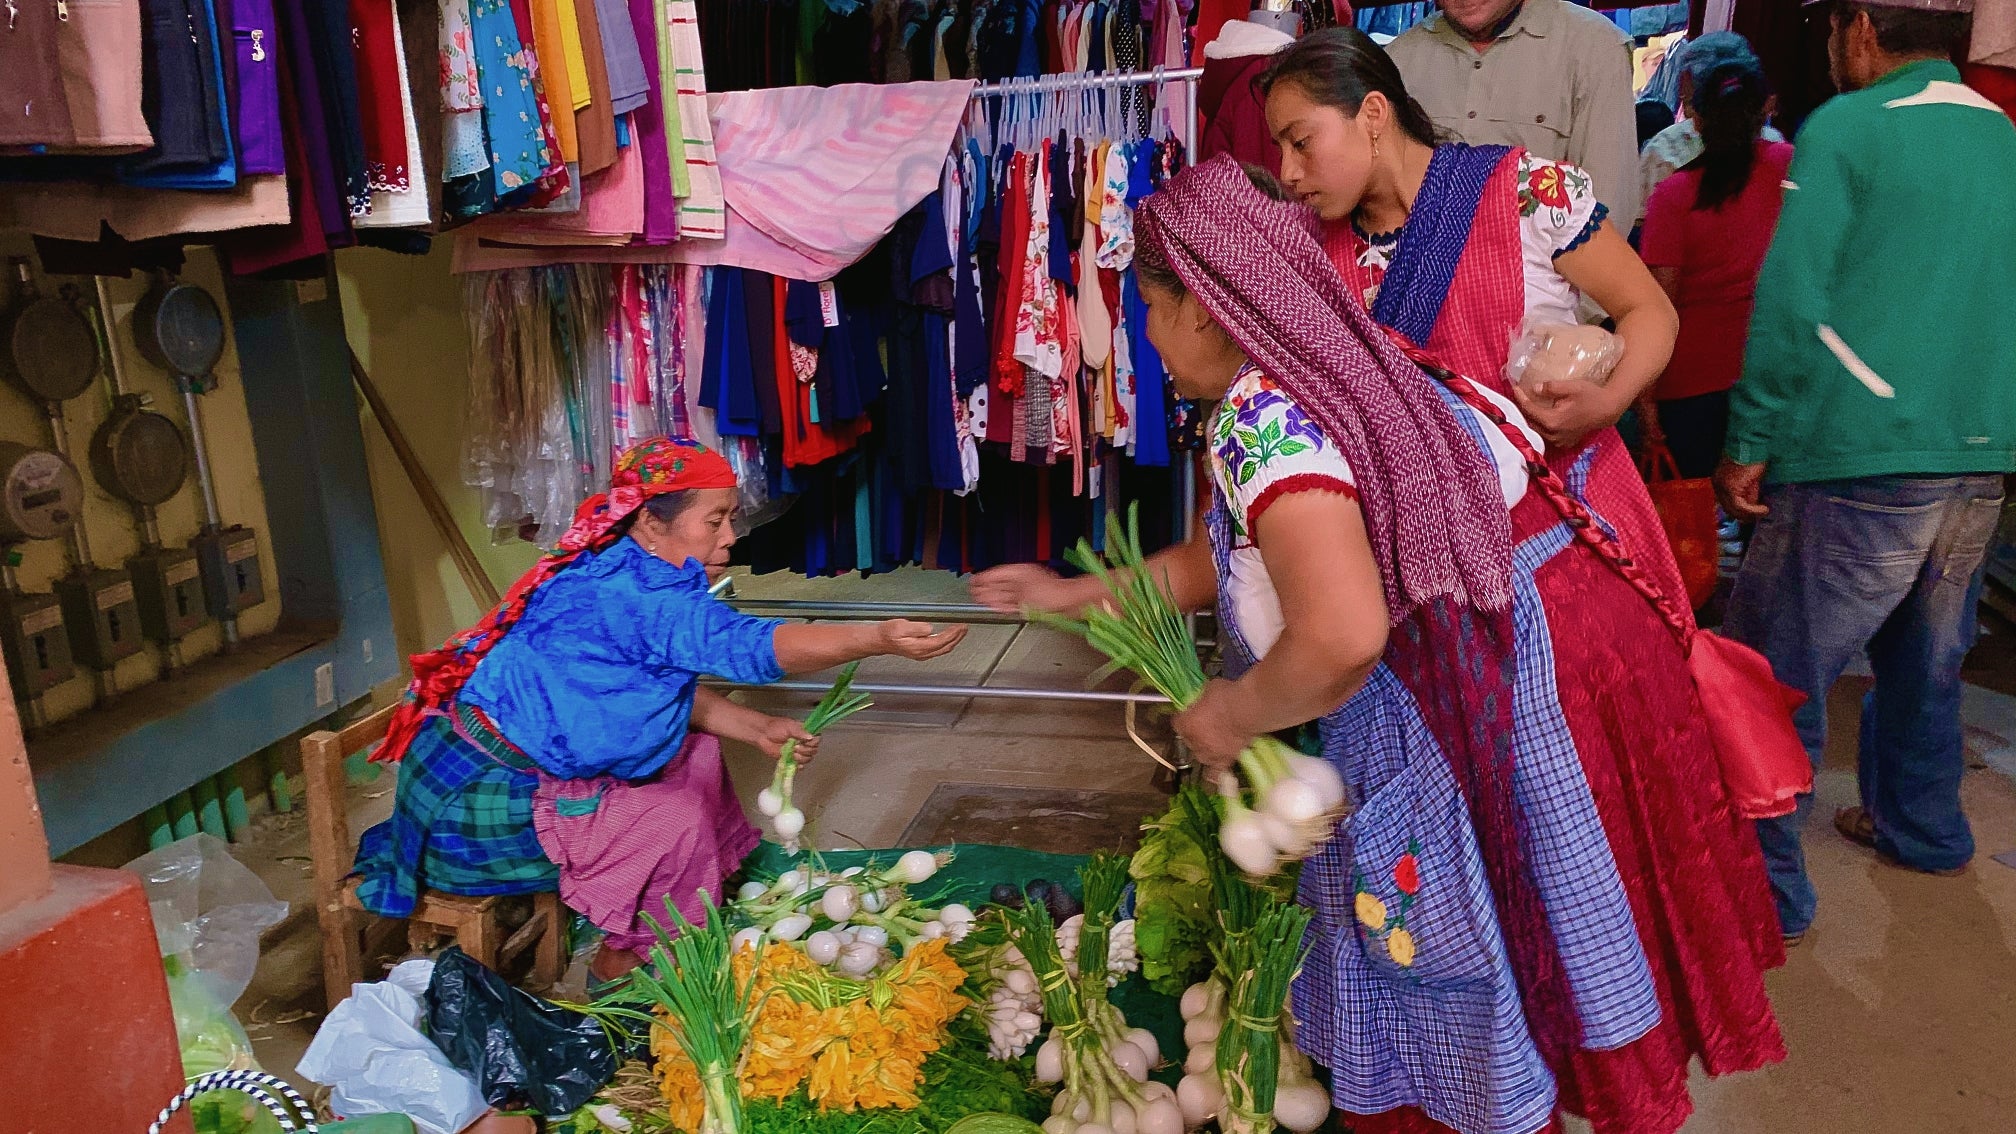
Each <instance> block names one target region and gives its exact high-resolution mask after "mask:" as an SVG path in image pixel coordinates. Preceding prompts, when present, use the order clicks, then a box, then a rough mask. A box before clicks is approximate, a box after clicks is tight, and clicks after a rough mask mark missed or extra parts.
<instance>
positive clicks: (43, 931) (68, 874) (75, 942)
mask: <svg viewBox="0 0 2016 1134" xmlns="http://www.w3.org/2000/svg"><path fill="white" fill-rule="evenodd" d="M0 1021H4V1022H5V1023H4V1025H0V1134H81V1132H83V1131H92V1132H94V1134H98V1132H102V1134H146V1130H147V1127H148V1124H150V1123H151V1122H153V1121H154V1116H155V1115H156V1114H157V1113H159V1111H160V1109H161V1107H162V1106H163V1104H165V1103H167V1101H168V1100H169V1099H170V1098H173V1097H174V1095H175V1092H177V1091H179V1090H181V1089H182V1082H183V1080H182V1055H181V1051H180V1049H179V1047H178V1046H177V1043H176V1040H175V1019H174V1016H173V1014H172V1013H171V1012H170V1010H169V1007H168V979H167V977H166V976H165V975H164V974H163V972H162V969H161V955H160V949H159V947H158V946H157V945H156V944H155V942H154V920H153V918H152V917H151V916H150V915H149V913H148V910H147V895H146V892H145V891H144V890H142V889H141V887H140V880H139V879H138V878H136V877H134V876H133V875H131V874H128V873H126V872H124V871H119V870H86V869H83V868H81V867H75V866H53V865H51V864H50V862H49V840H48V837H47V836H46V835H45V834H44V833H43V829H42V812H41V808H40V807H38V806H37V804H36V802H35V782H34V779H33V777H32V776H31V775H30V773H29V769H28V750H27V746H26V745H25V744H24V743H23V742H22V739H21V722H20V718H19V717H18V716H17V715H16V714H15V711H14V700H13V697H12V696H11V695H10V693H9V691H8V689H7V679H6V674H5V673H4V671H0ZM169 1130H170V1131H172V1132H174V1134H189V1130H190V1127H189V1119H188V1115H187V1114H186V1113H184V1114H181V1115H177V1116H176V1119H175V1122H174V1124H173V1125H171V1126H170V1127H169Z"/></svg>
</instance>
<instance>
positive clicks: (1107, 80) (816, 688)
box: [710, 67, 1204, 705]
mask: <svg viewBox="0 0 2016 1134" xmlns="http://www.w3.org/2000/svg"><path fill="white" fill-rule="evenodd" d="M1203 75H1204V69H1203V68H1201V67H1185V68H1180V69H1170V68H1165V67H1156V68H1153V69H1152V70H1146V71H1081V72H1074V73H1072V74H1067V75H1042V76H1037V77H1033V78H1023V79H1002V80H1000V81H998V82H991V83H981V84H979V85H978V86H976V87H975V88H974V89H973V98H975V99H983V98H1014V97H1019V96H1022V95H1032V94H1049V93H1053V92H1057V91H1091V90H1108V89H1113V88H1117V87H1139V86H1153V85H1158V84H1176V85H1180V89H1181V92H1182V98H1181V106H1180V107H1179V113H1180V115H1181V117H1180V119H1179V120H1177V121H1176V122H1175V123H1174V125H1175V127H1176V133H1177V140H1178V141H1180V142H1182V143H1183V153H1184V157H1185V159H1186V160H1188V161H1195V160H1196V157H1197V81H1198V80H1199V79H1200V78H1202V77H1203ZM1181 479H1182V491H1181V504H1180V506H1181V507H1182V509H1183V537H1184V538H1185V539H1189V538H1190V537H1191V536H1192V535H1194V534H1195V531H1194V529H1195V527H1196V522H1197V507H1196V505H1197V463H1196V460H1195V457H1194V455H1193V454H1189V453H1185V454H1184V455H1183V468H1182V478H1181ZM723 582H724V583H725V582H728V580H725V579H724V580H723ZM720 593H721V594H722V595H723V597H725V598H727V600H728V601H729V602H730V603H732V604H734V605H735V607H736V608H737V609H739V610H745V611H751V612H757V611H760V612H765V613H769V614H772V615H776V616H780V617H787V618H807V619H833V620H842V621H844V620H852V619H859V620H873V619H883V618H917V619H921V620H925V621H932V622H966V623H982V624H991V625H1007V626H1020V625H1025V624H1026V622H1027V620H1026V619H1023V618H1021V617H1019V616H1016V615H1004V614H1000V613H998V612H996V611H994V610H991V609H989V608H987V607H984V606H978V605H974V604H971V603H915V602H912V603H904V602H863V601H853V602H822V601H818V600H806V599H780V600H768V599H742V598H737V597H736V596H735V594H734V588H733V586H732V585H730V586H728V587H726V588H724V589H723V590H722V591H721V592H720ZM1192 637H1193V638H1194V637H1195V620H1194V619H1192ZM710 684H711V683H710ZM722 684H723V687H724V688H734V686H729V685H727V683H722ZM763 688H765V689H774V690H782V691H785V692H795V693H823V692H825V691H826V687H825V686H824V685H821V684H819V683H817V682H812V681H779V682H775V683H773V684H770V685H766V686H763ZM853 688H854V690H855V691H856V692H859V693H869V694H882V695H886V696H904V697H943V698H951V699H956V700H969V699H978V698H999V699H1006V700H1021V701H1079V702H1097V703H1108V704H1120V705H1125V704H1130V703H1132V704H1143V705H1166V704H1168V703H1169V702H1168V698H1166V697H1163V696H1162V695H1161V694H1159V693H1121V692H1114V691H1110V690H1097V689H1042V688H1035V687H1030V686H1015V685H934V684H928V683H917V684H910V683H884V684H862V683H860V682H856V683H855V684H854V686H853Z"/></svg>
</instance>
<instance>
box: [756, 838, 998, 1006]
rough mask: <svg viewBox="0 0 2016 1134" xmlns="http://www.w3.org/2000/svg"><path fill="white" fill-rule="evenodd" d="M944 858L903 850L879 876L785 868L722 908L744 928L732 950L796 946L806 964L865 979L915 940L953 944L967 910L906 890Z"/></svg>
mask: <svg viewBox="0 0 2016 1134" xmlns="http://www.w3.org/2000/svg"><path fill="white" fill-rule="evenodd" d="M951 860H952V856H951V855H949V854H946V855H933V854H932V853H931V852H930V851H910V852H908V853H907V854H905V855H903V857H901V858H899V859H897V860H896V862H895V863H894V864H893V865H891V866H890V867H889V868H887V869H885V870H869V869H867V868H866V867H860V866H854V867H849V868H848V869H846V870H843V871H840V872H838V873H827V872H825V871H821V870H817V869H813V868H811V867H809V866H807V867H797V868H794V869H791V870H787V871H785V872H784V873H782V874H780V875H778V876H777V879H776V881H774V882H771V883H770V884H768V885H765V884H763V883H761V882H749V883H746V884H745V885H743V887H742V889H741V891H740V892H739V893H738V894H737V895H736V898H737V900H736V901H735V903H734V904H733V905H731V906H730V907H729V909H730V911H731V913H732V914H733V915H734V916H735V917H737V918H738V919H740V920H743V921H746V922H748V923H749V924H748V925H747V926H746V927H745V928H743V929H741V930H740V931H738V932H737V933H736V934H735V937H734V941H733V947H734V949H736V950H740V949H741V948H743V947H744V946H760V944H761V942H763V941H764V940H766V939H767V940H771V941H784V942H789V943H793V944H797V945H798V946H799V948H801V949H803V950H804V951H805V955H806V956H808V957H810V958H811V959H812V960H813V961H814V962H816V963H818V964H820V965H823V966H826V967H829V968H832V969H833V970H834V971H836V972H839V973H841V974H842V975H845V976H850V977H855V978H857V979H864V980H865V979H866V978H868V977H870V976H873V975H874V974H875V973H877V972H879V971H881V969H882V968H883V967H885V966H886V965H888V964H889V962H891V961H892V960H894V959H895V958H896V956H898V955H899V954H903V953H908V952H909V951H910V950H911V949H913V948H915V947H916V945H917V944H918V942H920V941H931V940H936V939H938V938H944V939H946V940H948V941H958V940H960V939H962V938H964V937H965V936H966V934H967V933H968V932H970V931H971V930H972V928H973V922H974V914H973V911H972V910H971V909H969V908H967V907H966V906H964V905H961V904H960V903H958V902H953V903H950V904H948V905H946V906H944V907H943V908H942V909H937V910H932V909H928V908H926V907H925V906H924V905H923V904H922V903H920V902H918V901H916V900H914V899H912V898H911V897H910V895H909V892H908V887H910V886H914V885H917V884H919V883H922V882H926V881H929V880H930V879H931V877H932V876H933V875H935V874H936V873H937V872H938V871H939V870H940V869H941V868H942V867H944V866H945V865H946V864H947V863H949V862H950V861H951Z"/></svg>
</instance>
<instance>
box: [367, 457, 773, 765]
mask: <svg viewBox="0 0 2016 1134" xmlns="http://www.w3.org/2000/svg"><path fill="white" fill-rule="evenodd" d="M735 483H736V482H735V470H734V469H733V468H731V467H730V466H729V464H728V461H727V459H726V458H724V457H722V456H721V454H719V453H716V452H715V451H713V450H712V449H709V448H707V447H706V446H705V445H702V444H700V443H698V442H696V441H683V440H678V439H675V438H671V437H653V438H651V439H650V440H648V441H643V442H639V443H638V444H637V445H635V446H632V447H631V448H630V449H629V450H628V451H627V452H625V453H624V454H623V455H622V456H621V457H619V458H617V461H616V472H615V475H613V476H612V477H610V479H609V491H607V492H599V493H596V494H595V495H594V496H590V497H589V498H588V499H586V500H584V501H582V502H581V507H580V508H578V509H576V510H575V513H574V523H573V525H572V526H571V527H569V528H568V529H567V534H565V535H563V536H561V537H560V542H559V544H558V545H557V546H556V547H555V548H554V549H553V553H552V554H550V555H547V556H545V557H543V558H541V559H540V560H539V562H537V563H535V564H533V565H532V569H531V570H529V571H527V572H525V573H524V574H523V575H521V576H519V578H518V581H517V582H515V583H513V584H511V589H510V591H508V592H506V593H505V595H504V598H503V600H502V601H500V602H499V603H498V604H497V608H496V609H495V610H493V611H491V612H490V613H489V615H488V616H486V617H485V618H484V619H483V620H482V621H481V622H478V623H477V624H476V625H474V626H471V627H470V628H468V629H467V630H464V631H462V632H461V633H459V634H457V635H455V636H454V637H452V638H450V639H448V640H447V641H446V642H444V643H442V645H441V648H440V649H437V650H430V651H428V652H427V653H424V654H415V655H413V659H412V660H413V682H412V684H410V685H408V686H407V687H406V696H405V699H404V700H403V701H401V702H400V705H399V707H398V708H397V709H395V710H394V711H393V713H392V723H391V725H390V726H389V727H388V728H387V730H386V733H385V743H383V744H381V745H379V746H378V750H377V751H376V752H374V753H372V755H371V759H373V760H377V761H381V762H384V763H394V762H397V761H398V760H399V759H400V758H402V757H404V756H405V755H406V750H407V748H409V747H411V745H412V743H413V738H414V737H416V736H418V735H420V726H421V725H422V724H424V723H425V722H426V720H427V718H428V717H429V716H433V715H436V714H439V713H442V712H445V711H446V710H447V708H448V706H449V705H450V704H452V703H453V702H454V700H455V695H456V694H457V693H459V692H461V691H462V686H464V685H466V684H468V681H469V676H470V675H471V674H473V673H475V672H476V665H477V663H478V662H481V661H482V660H483V658H484V655H486V654H488V653H489V652H490V650H491V648H492V647H494V646H496V645H497V643H498V642H501V641H503V640H504V635H505V634H508V633H510V631H511V627H513V626H515V625H517V623H518V619H520V618H521V617H523V616H524V614H525V608H526V606H527V604H529V603H530V602H531V600H532V592H534V591H536V590H538V589H539V588H540V587H541V586H543V585H544V584H545V583H546V581H547V580H548V579H551V578H552V577H553V576H554V575H557V574H559V573H560V572H561V571H562V570H564V569H566V567H567V566H568V565H569V564H571V563H573V562H574V560H575V559H576V558H578V557H579V556H580V555H581V553H582V552H584V551H600V550H602V549H603V548H605V547H607V546H609V545H610V544H611V543H613V542H615V539H616V538H618V537H616V536H612V535H611V532H612V531H613V529H614V528H615V527H616V525H618V524H620V523H622V522H623V521H624V520H626V519H628V518H630V516H631V515H632V514H633V513H635V512H636V511H637V509H639V508H641V507H643V506H644V502H645V501H646V500H649V499H651V498H652V497H654V496H663V495H664V494H666V493H668V492H684V491H686V490H688V489H693V488H734V487H735Z"/></svg>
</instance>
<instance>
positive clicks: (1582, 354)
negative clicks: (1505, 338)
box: [1505, 323, 1624, 386]
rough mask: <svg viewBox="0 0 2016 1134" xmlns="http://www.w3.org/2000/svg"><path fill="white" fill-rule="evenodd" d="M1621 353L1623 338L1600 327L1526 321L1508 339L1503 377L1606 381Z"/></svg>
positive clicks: (1528, 381) (1525, 381)
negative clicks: (1509, 349) (1508, 352)
mask: <svg viewBox="0 0 2016 1134" xmlns="http://www.w3.org/2000/svg"><path fill="white" fill-rule="evenodd" d="M1623 357H1624V340H1622V339H1620V338H1618V337H1617V336H1616V335H1613V334H1611V333H1610V332H1608V331H1606V330H1604V329H1603V328H1601V327H1593V326H1588V325H1586V324H1580V323H1528V324H1526V325H1525V326H1523V327H1521V328H1520V329H1519V334H1518V336H1517V337H1515V338H1514V339H1513V340H1512V350H1511V353H1510V354H1508V355H1507V356H1506V359H1505V380H1506V381H1508V382H1510V383H1512V384H1513V385H1515V386H1529V385H1532V384H1533V383H1535V382H1574V381H1582V382H1594V383H1596V384H1597V385H1599V386H1600V385H1603V384H1605V383H1607V382H1609V381H1610V372H1611V371H1612V370H1615V369H1616V368H1617V362H1618V360H1619V359H1621V358H1623Z"/></svg>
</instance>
